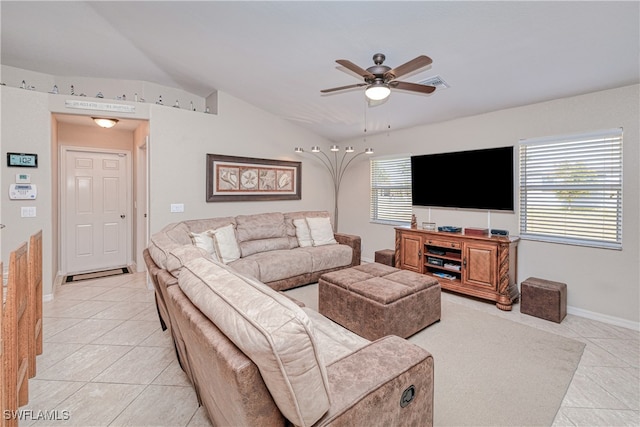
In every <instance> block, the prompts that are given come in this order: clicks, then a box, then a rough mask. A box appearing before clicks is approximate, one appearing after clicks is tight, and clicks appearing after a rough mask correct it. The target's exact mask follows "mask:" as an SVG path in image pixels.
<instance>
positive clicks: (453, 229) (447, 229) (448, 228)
mask: <svg viewBox="0 0 640 427" xmlns="http://www.w3.org/2000/svg"><path fill="white" fill-rule="evenodd" d="M438 231H444V232H447V233H459V232H461V231H462V227H455V226H453V225H443V226H442V227H438Z"/></svg>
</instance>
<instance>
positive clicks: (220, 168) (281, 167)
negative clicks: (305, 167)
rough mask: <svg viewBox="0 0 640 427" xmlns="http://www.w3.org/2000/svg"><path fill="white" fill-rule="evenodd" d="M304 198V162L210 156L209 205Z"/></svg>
mask: <svg viewBox="0 0 640 427" xmlns="http://www.w3.org/2000/svg"><path fill="white" fill-rule="evenodd" d="M301 197H302V189H301V162H293V161H287V160H271V159H256V158H252V157H235V156H224V155H219V154H207V202H233V201H238V202H240V201H250V200H300V198H301Z"/></svg>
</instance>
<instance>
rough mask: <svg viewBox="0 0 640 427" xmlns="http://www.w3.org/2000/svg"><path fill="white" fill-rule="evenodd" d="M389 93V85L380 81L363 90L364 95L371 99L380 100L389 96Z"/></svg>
mask: <svg viewBox="0 0 640 427" xmlns="http://www.w3.org/2000/svg"><path fill="white" fill-rule="evenodd" d="M390 93H391V89H389V85H388V84H386V83H382V82H377V83H372V84H371V85H369V87H368V88H367V89H366V90H365V91H364V94H365V95H366V97H367V98H369V99H370V100H372V101H381V100H383V99H385V98H386V97H387V96H389V94H390Z"/></svg>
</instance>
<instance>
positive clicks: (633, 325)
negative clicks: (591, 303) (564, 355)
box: [567, 306, 640, 331]
mask: <svg viewBox="0 0 640 427" xmlns="http://www.w3.org/2000/svg"><path fill="white" fill-rule="evenodd" d="M567 314H573V315H574V316H580V317H584V318H587V319H591V320H597V321H598V322H602V323H607V324H609V325H614V326H620V327H622V328H627V329H631V330H633V331H640V322H634V321H632V320H627V319H622V318H620V317H615V316H609V315H608V314H602V313H596V312H594V311H589V310H585V309H582V308H578V307H571V306H568V307H567Z"/></svg>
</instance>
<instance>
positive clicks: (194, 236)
mask: <svg viewBox="0 0 640 427" xmlns="http://www.w3.org/2000/svg"><path fill="white" fill-rule="evenodd" d="M211 231H212V230H207V231H203V232H202V233H194V232H192V231H190V232H189V236H190V237H191V242H192V243H193V244H194V245H195V246H197V247H199V248H202V249H204V250H205V251H207V252H208V253H210V254H215V253H216V248H215V247H214V246H213V236H212V235H211Z"/></svg>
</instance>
